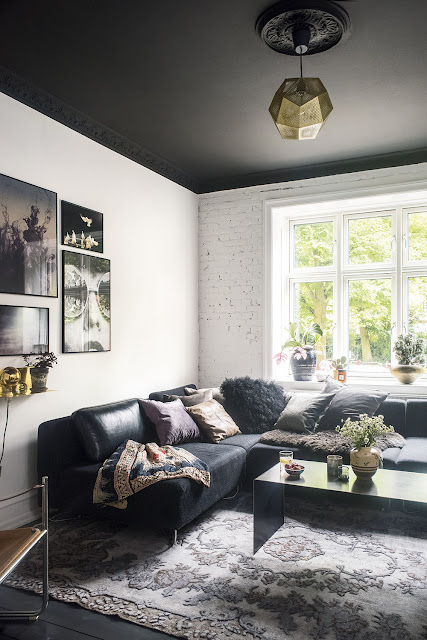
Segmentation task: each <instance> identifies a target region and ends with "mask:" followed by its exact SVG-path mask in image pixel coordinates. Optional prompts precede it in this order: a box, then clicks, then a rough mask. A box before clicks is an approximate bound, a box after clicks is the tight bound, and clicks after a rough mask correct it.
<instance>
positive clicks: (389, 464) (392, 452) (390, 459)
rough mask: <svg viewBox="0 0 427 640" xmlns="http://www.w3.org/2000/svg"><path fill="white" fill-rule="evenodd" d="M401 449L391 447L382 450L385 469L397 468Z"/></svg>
mask: <svg viewBox="0 0 427 640" xmlns="http://www.w3.org/2000/svg"><path fill="white" fill-rule="evenodd" d="M401 451H402V449H398V448H397V447H390V448H389V449H386V450H385V451H383V452H382V454H381V455H382V459H383V467H384V469H397V465H396V462H397V459H398V457H399V456H400V452H401Z"/></svg>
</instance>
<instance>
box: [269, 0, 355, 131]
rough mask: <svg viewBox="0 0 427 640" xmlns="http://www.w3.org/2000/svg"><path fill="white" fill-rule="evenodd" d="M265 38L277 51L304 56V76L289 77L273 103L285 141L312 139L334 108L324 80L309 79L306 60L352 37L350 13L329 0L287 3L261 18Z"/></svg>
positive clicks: (274, 6) (306, 0)
mask: <svg viewBox="0 0 427 640" xmlns="http://www.w3.org/2000/svg"><path fill="white" fill-rule="evenodd" d="M256 28H257V31H258V34H259V36H260V37H261V39H262V40H263V41H264V42H265V43H266V44H267V45H268V46H269V47H270V48H271V49H273V50H274V51H276V52H278V53H282V54H286V55H289V56H299V58H300V70H301V77H300V78H286V79H285V80H284V82H282V84H281V85H280V87H279V88H278V89H277V91H276V93H275V95H274V98H273V100H272V101H271V104H270V108H269V111H270V114H271V117H272V118H273V121H274V123H275V125H276V127H277V129H278V131H279V133H280V135H281V136H282V138H284V139H285V140H313V139H314V138H315V137H316V136H317V134H318V133H319V131H320V129H321V128H322V127H323V125H324V124H325V122H326V119H327V118H328V116H329V114H330V113H331V111H332V109H333V106H332V102H331V99H330V98H329V95H328V92H327V91H326V89H325V86H324V85H323V83H322V82H321V80H320V79H319V78H304V77H303V73H302V57H303V56H306V55H313V54H315V53H320V52H322V51H326V50H327V49H330V48H332V47H334V46H335V45H337V44H338V43H339V42H343V41H344V40H345V39H346V38H347V37H348V36H349V34H350V18H349V16H348V14H347V12H346V11H345V10H344V9H343V8H342V7H340V6H339V5H337V4H336V3H335V2H331V1H330V0H314V1H313V0H283V1H282V2H278V3H276V4H275V5H273V6H272V7H270V8H269V9H267V10H266V11H264V12H263V13H262V14H261V15H260V16H259V18H258V20H257V24H256Z"/></svg>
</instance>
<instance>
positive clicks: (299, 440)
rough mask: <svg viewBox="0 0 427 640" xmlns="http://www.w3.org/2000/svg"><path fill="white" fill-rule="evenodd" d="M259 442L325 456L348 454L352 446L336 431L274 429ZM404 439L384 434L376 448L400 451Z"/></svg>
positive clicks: (394, 434) (379, 438) (403, 444)
mask: <svg viewBox="0 0 427 640" xmlns="http://www.w3.org/2000/svg"><path fill="white" fill-rule="evenodd" d="M260 442H263V443H264V444H273V445H276V446H278V447H302V448H304V449H310V450H311V451H319V452H322V453H325V454H328V453H329V454H336V455H343V454H346V453H349V451H350V449H352V444H351V442H350V440H349V439H348V438H346V437H345V436H343V435H341V434H340V433H337V432H336V431H319V432H317V433H294V432H292V431H281V430H280V429H274V431H268V432H267V433H263V434H262V436H261V438H260ZM405 442H406V440H405V438H404V437H403V436H401V435H400V433H394V432H392V433H385V434H383V435H382V436H378V438H377V442H376V445H375V446H376V448H377V449H379V450H380V451H385V450H386V449H389V448H390V447H397V448H399V449H401V448H402V447H404V446H405Z"/></svg>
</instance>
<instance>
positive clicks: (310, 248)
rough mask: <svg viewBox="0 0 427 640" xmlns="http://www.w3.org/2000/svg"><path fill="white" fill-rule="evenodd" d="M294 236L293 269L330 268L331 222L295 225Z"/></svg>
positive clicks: (332, 237)
mask: <svg viewBox="0 0 427 640" xmlns="http://www.w3.org/2000/svg"><path fill="white" fill-rule="evenodd" d="M294 234H295V255H294V267H300V268H309V267H330V266H331V265H333V263H334V256H333V243H334V224H333V222H316V223H315V224H296V225H295V227H294Z"/></svg>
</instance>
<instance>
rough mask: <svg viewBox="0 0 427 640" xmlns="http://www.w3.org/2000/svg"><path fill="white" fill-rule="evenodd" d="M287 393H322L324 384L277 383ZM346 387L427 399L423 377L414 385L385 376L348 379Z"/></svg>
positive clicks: (284, 381)
mask: <svg viewBox="0 0 427 640" xmlns="http://www.w3.org/2000/svg"><path fill="white" fill-rule="evenodd" d="M277 382H278V383H279V384H280V385H282V387H283V388H284V389H285V390H286V391H321V390H322V389H323V387H324V386H325V383H324V382H317V381H313V382H297V381H296V380H294V379H293V378H292V377H291V376H289V377H287V378H284V379H283V380H278V381H277ZM346 385H348V386H349V387H353V388H355V389H366V388H367V387H368V388H369V387H370V388H372V389H381V391H386V392H388V393H389V394H390V395H391V396H399V397H405V398H406V397H427V377H426V376H423V377H422V378H420V379H418V380H417V381H416V382H414V383H413V384H401V383H400V382H398V381H397V380H395V379H394V378H392V377H391V375H390V377H388V376H384V377H381V378H358V377H355V376H354V377H347V382H346Z"/></svg>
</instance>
